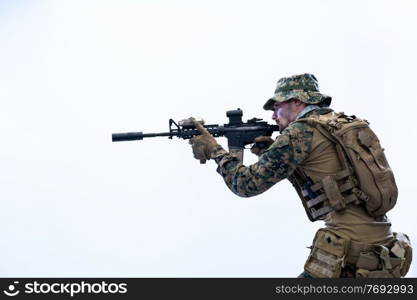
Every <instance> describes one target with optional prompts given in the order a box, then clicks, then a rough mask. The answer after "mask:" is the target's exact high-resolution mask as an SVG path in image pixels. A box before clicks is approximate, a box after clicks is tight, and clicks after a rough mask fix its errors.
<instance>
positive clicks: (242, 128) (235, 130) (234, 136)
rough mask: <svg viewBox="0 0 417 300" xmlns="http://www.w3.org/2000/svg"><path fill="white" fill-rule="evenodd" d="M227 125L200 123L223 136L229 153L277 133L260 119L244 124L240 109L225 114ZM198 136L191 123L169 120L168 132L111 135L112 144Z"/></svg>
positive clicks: (275, 129)
mask: <svg viewBox="0 0 417 300" xmlns="http://www.w3.org/2000/svg"><path fill="white" fill-rule="evenodd" d="M226 116H227V117H228V118H229V123H227V124H224V125H217V124H214V125H204V121H202V120H197V121H200V122H201V123H202V124H203V126H204V128H206V129H207V130H208V132H210V133H211V134H212V135H213V136H214V137H221V136H224V137H226V138H227V142H228V147H229V150H230V151H231V152H236V151H241V150H243V149H244V148H245V146H246V145H249V144H252V143H254V140H255V138H256V137H258V136H271V135H272V133H273V132H274V131H278V130H279V128H278V125H270V124H268V123H267V122H265V121H262V119H258V118H252V119H250V120H248V121H247V122H246V123H244V122H243V121H242V116H243V112H242V110H241V109H240V108H238V109H236V110H229V111H227V112H226ZM174 126H175V127H174ZM196 135H199V132H198V130H197V129H196V128H195V126H194V125H193V123H192V122H187V121H185V120H184V121H180V122H178V124H177V123H176V122H175V121H174V120H173V119H169V132H162V133H143V132H126V133H113V134H112V141H113V142H122V141H133V140H143V139H144V138H149V137H158V136H167V137H168V138H170V139H172V137H174V136H176V137H178V138H182V139H185V140H186V139H191V138H192V137H194V136H196Z"/></svg>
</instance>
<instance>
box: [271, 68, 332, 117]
mask: <svg viewBox="0 0 417 300" xmlns="http://www.w3.org/2000/svg"><path fill="white" fill-rule="evenodd" d="M292 98H296V99H299V100H300V101H302V102H304V103H307V104H319V103H322V105H324V106H329V105H330V103H331V101H332V97H330V96H327V95H324V94H321V93H320V92H319V83H318V81H317V78H316V77H315V76H314V75H313V74H308V73H305V74H300V75H294V76H290V77H283V78H281V79H280V80H278V82H277V87H276V89H275V95H274V96H273V97H272V98H270V99H268V101H266V103H265V104H264V109H265V110H274V103H275V102H284V101H287V100H290V99H292Z"/></svg>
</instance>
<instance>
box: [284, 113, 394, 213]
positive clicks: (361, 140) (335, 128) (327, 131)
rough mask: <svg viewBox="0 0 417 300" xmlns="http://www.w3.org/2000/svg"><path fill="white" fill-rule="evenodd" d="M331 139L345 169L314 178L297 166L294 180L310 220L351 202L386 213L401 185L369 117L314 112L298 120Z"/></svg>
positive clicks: (374, 211) (341, 208)
mask: <svg viewBox="0 0 417 300" xmlns="http://www.w3.org/2000/svg"><path fill="white" fill-rule="evenodd" d="M296 122H304V123H307V124H309V125H310V126H312V127H314V128H315V129H316V130H318V131H319V132H320V133H321V134H322V135H323V136H324V137H325V138H326V139H328V140H329V141H331V143H332V144H333V145H334V147H335V149H336V153H337V157H338V160H339V162H340V164H341V166H342V170H341V171H338V172H337V173H336V174H334V175H326V176H324V177H322V178H321V179H320V180H317V179H316V181H313V180H312V179H311V178H310V177H309V176H308V174H305V172H303V171H302V170H301V169H300V168H297V169H296V170H295V172H294V174H293V177H292V180H291V181H292V183H293V185H294V187H295V189H296V190H297V192H298V194H299V196H300V198H301V200H302V203H303V205H304V208H305V210H306V212H307V215H308V217H309V219H310V220H311V221H316V220H319V219H324V218H325V216H326V215H327V214H328V213H329V212H331V211H343V210H344V209H345V207H346V206H347V205H349V204H357V205H363V206H364V207H365V209H366V211H367V212H368V213H369V215H371V216H373V217H378V216H383V215H384V214H385V213H386V212H387V211H389V210H390V209H391V208H392V207H394V205H395V203H396V201H397V196H398V189H397V186H396V183H395V179H394V175H393V172H392V171H391V168H390V166H389V164H388V162H387V160H386V157H385V155H384V152H383V151H384V150H383V149H382V148H381V145H380V143H379V140H378V138H377V136H376V135H375V134H374V132H373V131H372V130H371V129H370V128H369V123H368V122H367V121H366V120H362V119H359V118H356V117H355V116H346V115H344V114H343V113H334V112H331V113H327V114H324V115H313V116H309V117H306V118H302V119H299V120H297V121H296Z"/></svg>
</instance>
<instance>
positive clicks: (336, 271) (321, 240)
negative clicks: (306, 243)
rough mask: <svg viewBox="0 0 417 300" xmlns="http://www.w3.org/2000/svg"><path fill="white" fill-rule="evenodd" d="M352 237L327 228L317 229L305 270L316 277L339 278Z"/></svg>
mask: <svg viewBox="0 0 417 300" xmlns="http://www.w3.org/2000/svg"><path fill="white" fill-rule="evenodd" d="M349 247H350V238H349V237H347V236H345V235H343V236H342V235H341V234H340V233H337V234H336V233H335V232H333V231H331V230H329V229H327V228H321V229H319V230H318V231H317V233H316V235H315V237H314V240H313V246H312V247H311V252H310V255H309V257H308V259H307V262H306V263H305V265H304V270H305V271H306V272H308V273H309V274H311V276H313V277H316V278H338V277H340V273H341V271H342V267H344V265H345V261H346V257H347V252H348V250H349Z"/></svg>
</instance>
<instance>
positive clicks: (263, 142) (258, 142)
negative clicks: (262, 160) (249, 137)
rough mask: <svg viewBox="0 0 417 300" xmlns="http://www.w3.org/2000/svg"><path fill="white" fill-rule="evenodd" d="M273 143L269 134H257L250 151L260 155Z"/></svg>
mask: <svg viewBox="0 0 417 300" xmlns="http://www.w3.org/2000/svg"><path fill="white" fill-rule="evenodd" d="M273 143H274V140H273V139H272V138H271V137H270V136H258V137H257V138H255V143H254V144H253V146H252V148H251V149H250V151H251V152H252V153H253V154H255V155H257V156H261V155H262V153H264V152H265V151H266V149H268V148H269V147H270V146H271V145H272V144H273Z"/></svg>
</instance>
